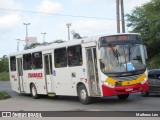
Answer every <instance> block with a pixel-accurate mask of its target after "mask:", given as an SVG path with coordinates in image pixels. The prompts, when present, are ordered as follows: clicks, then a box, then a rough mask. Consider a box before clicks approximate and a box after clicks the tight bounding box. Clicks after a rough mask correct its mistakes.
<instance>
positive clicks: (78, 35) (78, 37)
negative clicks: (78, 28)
mask: <svg viewBox="0 0 160 120" xmlns="http://www.w3.org/2000/svg"><path fill="white" fill-rule="evenodd" d="M72 35H73V39H82V37H81V35H80V34H79V33H77V32H75V31H72Z"/></svg>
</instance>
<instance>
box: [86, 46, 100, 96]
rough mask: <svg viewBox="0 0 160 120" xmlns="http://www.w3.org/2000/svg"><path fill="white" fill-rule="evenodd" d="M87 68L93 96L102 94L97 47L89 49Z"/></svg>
mask: <svg viewBox="0 0 160 120" xmlns="http://www.w3.org/2000/svg"><path fill="white" fill-rule="evenodd" d="M87 66H88V77H89V82H90V91H91V94H92V95H94V94H96V95H97V94H100V89H99V79H98V71H97V56H96V48H95V47H92V48H87Z"/></svg>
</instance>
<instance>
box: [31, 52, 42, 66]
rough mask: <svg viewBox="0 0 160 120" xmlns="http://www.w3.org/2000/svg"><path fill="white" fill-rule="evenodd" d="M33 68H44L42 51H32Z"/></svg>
mask: <svg viewBox="0 0 160 120" xmlns="http://www.w3.org/2000/svg"><path fill="white" fill-rule="evenodd" d="M32 62H33V66H32V67H33V69H42V52H35V53H32Z"/></svg>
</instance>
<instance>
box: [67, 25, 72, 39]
mask: <svg viewBox="0 0 160 120" xmlns="http://www.w3.org/2000/svg"><path fill="white" fill-rule="evenodd" d="M66 26H67V28H68V40H70V31H69V28H70V26H71V23H67V24H66Z"/></svg>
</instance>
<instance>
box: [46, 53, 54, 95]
mask: <svg viewBox="0 0 160 120" xmlns="http://www.w3.org/2000/svg"><path fill="white" fill-rule="evenodd" d="M44 70H45V79H46V86H47V92H48V93H53V92H54V86H53V75H52V55H51V54H45V55H44Z"/></svg>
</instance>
